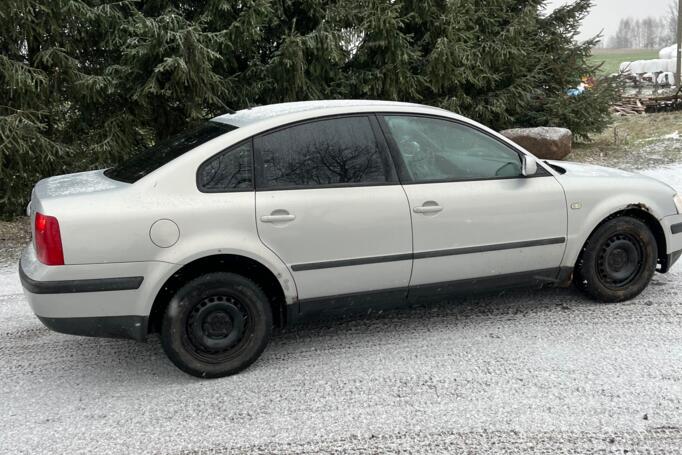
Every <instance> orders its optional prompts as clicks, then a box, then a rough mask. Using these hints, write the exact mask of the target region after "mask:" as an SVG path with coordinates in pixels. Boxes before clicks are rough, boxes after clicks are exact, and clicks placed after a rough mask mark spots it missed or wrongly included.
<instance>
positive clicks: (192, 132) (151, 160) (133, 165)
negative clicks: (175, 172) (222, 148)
mask: <svg viewBox="0 0 682 455" xmlns="http://www.w3.org/2000/svg"><path fill="white" fill-rule="evenodd" d="M235 129H237V127H236V126H232V125H227V124H224V123H218V122H204V123H202V124H200V125H198V126H196V127H194V128H191V129H189V130H187V131H184V132H182V133H180V134H178V135H176V136H173V137H170V138H168V139H165V140H163V141H161V142H159V143H157V144H156V145H155V146H153V147H150V148H148V149H145V150H142V151H141V152H140V153H138V154H136V155H133V156H132V157H131V158H130V159H128V160H127V161H126V162H124V163H121V164H120V165H119V166H116V167H113V168H111V169H107V170H106V171H105V172H104V175H106V176H107V177H109V178H111V179H114V180H120V181H122V182H126V183H135V182H137V181H138V180H140V179H141V178H142V177H144V176H145V175H147V174H149V173H151V172H153V171H155V170H157V169H158V168H160V167H161V166H163V165H165V164H168V163H170V162H171V161H173V160H174V159H176V158H178V157H179V156H180V155H182V154H184V153H186V152H188V151H190V150H192V149H193V148H195V147H198V146H200V145H201V144H204V143H206V142H208V141H210V140H211V139H215V138H216V137H218V136H220V135H222V134H225V133H227V132H230V131H232V130H235Z"/></svg>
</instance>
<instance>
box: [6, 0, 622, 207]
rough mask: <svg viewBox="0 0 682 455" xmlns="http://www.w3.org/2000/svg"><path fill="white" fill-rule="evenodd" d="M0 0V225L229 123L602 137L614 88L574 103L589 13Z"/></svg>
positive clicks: (576, 8) (432, 5) (491, 4)
mask: <svg viewBox="0 0 682 455" xmlns="http://www.w3.org/2000/svg"><path fill="white" fill-rule="evenodd" d="M544 4H545V1H543V0H485V1H483V0H391V1H388V0H241V1H239V2H235V1H226V0H206V1H200V0H183V1H182V2H180V1H177V0H138V1H134V0H50V1H47V0H4V1H3V2H1V3H0V98H1V99H2V101H0V216H3V217H8V216H13V215H16V214H19V213H21V212H22V211H23V208H24V207H25V204H26V202H27V201H28V198H29V193H30V189H31V187H32V185H34V184H35V182H36V181H37V180H39V179H40V178H42V177H47V176H50V175H54V174H59V173H66V172H75V171H80V170H86V169H94V168H102V167H107V166H111V165H113V164H116V163H117V162H121V161H123V160H125V159H126V158H127V157H129V156H130V155H131V154H132V153H135V152H136V151H137V150H139V149H141V148H143V147H146V146H148V145H151V144H153V143H154V142H156V141H157V140H159V139H160V138H163V137H166V136H168V135H170V134H173V133H175V132H177V131H180V130H182V129H183V128H186V127H187V125H188V124H189V123H191V122H193V121H196V120H199V119H203V118H209V117H211V116H213V115H216V114H219V113H223V112H225V111H227V110H228V109H241V108H245V107H250V106H254V105H259V104H268V103H274V102H283V101H295V100H306V99H323V98H370V99H388V100H401V101H413V102H421V103H425V104H430V105H434V106H439V107H443V108H446V109H449V110H452V111H455V112H458V113H461V114H464V115H467V116H470V117H472V118H474V119H475V120H478V121H481V122H483V123H485V124H487V125H489V126H491V127H493V128H497V129H500V128H506V127H511V126H535V125H556V126H567V127H569V128H571V129H572V130H573V132H574V133H575V134H576V135H577V136H578V137H585V136H587V135H589V134H590V133H592V132H595V131H598V130H600V129H601V128H603V127H604V125H605V124H606V122H607V121H608V119H609V118H610V117H609V114H608V106H609V101H610V99H611V98H612V97H613V96H614V90H615V87H616V85H615V84H613V83H612V81H609V80H604V81H601V82H600V83H599V84H597V86H596V87H595V88H594V89H593V90H591V91H588V92H586V93H585V94H584V95H581V96H579V97H573V98H571V97H568V96H567V95H566V89H568V88H570V87H574V86H576V85H577V84H578V83H579V82H580V79H581V77H583V76H592V75H594V73H595V68H594V67H591V66H590V65H589V64H588V60H587V58H588V57H589V52H590V48H591V47H592V45H594V44H595V42H596V41H595V40H588V41H586V42H583V43H578V42H577V41H576V36H577V31H578V29H579V26H580V22H581V20H582V19H583V18H584V16H585V14H586V13H587V11H588V10H589V7H590V0H575V1H574V2H573V3H572V4H569V5H568V6H565V7H562V8H559V9H558V10H556V11H555V12H553V13H552V14H550V15H545V14H544V13H543V10H542V7H543V5H544Z"/></svg>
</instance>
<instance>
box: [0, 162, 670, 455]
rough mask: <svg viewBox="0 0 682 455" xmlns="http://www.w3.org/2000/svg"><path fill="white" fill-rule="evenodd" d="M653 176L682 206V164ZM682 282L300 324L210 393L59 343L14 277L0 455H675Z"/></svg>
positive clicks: (159, 369)
mask: <svg viewBox="0 0 682 455" xmlns="http://www.w3.org/2000/svg"><path fill="white" fill-rule="evenodd" d="M643 173H645V174H648V175H652V176H656V177H658V178H660V179H662V180H664V181H667V182H668V183H670V184H672V185H673V186H675V187H676V188H677V189H678V190H681V191H682V166H671V167H668V168H663V169H655V170H650V171H644V172H643ZM680 278H682V266H681V265H680V264H678V266H677V267H676V268H675V269H674V270H673V271H672V272H671V273H670V274H667V275H656V277H655V278H654V281H653V282H652V284H651V286H650V287H649V288H648V289H647V290H646V291H645V292H644V293H643V294H642V295H641V296H640V297H638V298H636V299H634V300H632V301H630V302H626V303H622V304H613V305H606V304H597V303H594V302H591V301H589V300H587V299H586V298H585V297H583V296H582V295H581V294H579V293H577V292H576V291H574V290H572V289H557V290H542V291H517V292H508V293H502V294H500V295H495V296H484V297H469V298H467V299H460V300H455V301H452V302H450V303H449V304H441V305H437V306H433V307H427V308H416V309H411V310H404V311H399V312H392V313H387V314H384V315H381V316H375V317H370V318H365V319H355V320H348V321H335V322H328V323H317V324H311V325H306V326H301V327H298V328H293V329H289V330H288V331H286V332H284V333H279V334H277V335H276V336H275V338H274V339H273V341H272V343H271V345H270V346H269V347H268V349H267V350H266V351H265V353H264V354H263V356H262V358H261V359H260V360H259V361H257V362H256V363H255V364H254V365H253V366H252V367H251V368H249V369H248V370H246V371H244V372H243V373H241V374H239V375H236V376H233V377H229V378H224V379H219V380H198V379H195V378H191V377H189V376H187V375H185V374H183V373H182V372H180V371H179V370H177V369H176V368H175V367H173V366H172V365H171V363H170V362H169V361H168V360H167V359H166V358H165V356H164V355H163V352H162V350H161V348H160V345H159V342H158V339H157V338H152V339H151V340H150V341H149V342H148V343H146V344H143V343H136V342H132V341H121V340H106V339H94V338H81V337H73V336H67V335H60V334H57V333H53V332H50V331H48V330H47V329H45V328H44V327H42V326H41V324H40V323H39V322H38V321H37V319H36V318H35V317H34V316H33V315H32V314H31V312H30V309H29V308H28V306H27V304H26V302H25V299H24V297H23V295H21V293H20V289H19V285H18V278H17V276H16V267H15V266H14V265H13V264H10V265H8V266H7V268H2V269H0V403H2V412H0V453H2V454H5V453H7V454H15V453H25V454H41V453H45V454H55V453H68V454H76V453H83V454H105V453H154V454H190V453H191V454H201V453H205V454H208V453H285V452H287V453H291V452H293V453H320V452H345V453H377V452H386V451H390V452H396V451H403V452H425V451H437V452H444V453H457V452H458V451H469V452H470V451H474V452H478V453H480V452H496V453H528V452H543V453H569V452H582V453H585V452H590V453H594V452H614V453H615V452H617V453H624V452H625V451H629V452H630V453H632V452H650V453H677V452H679V448H680V447H682V285H681V284H680Z"/></svg>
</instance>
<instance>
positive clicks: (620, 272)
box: [597, 233, 645, 289]
mask: <svg viewBox="0 0 682 455" xmlns="http://www.w3.org/2000/svg"><path fill="white" fill-rule="evenodd" d="M644 258H645V257H644V247H643V245H642V242H641V241H640V240H639V239H637V238H636V237H634V236H632V235H630V234H622V233H619V234H615V235H612V236H611V237H609V238H608V239H607V240H606V242H604V243H603V245H602V246H601V248H600V251H599V255H598V256H597V276H598V277H599V280H600V281H601V283H602V284H603V285H604V286H606V287H608V288H610V289H622V288H623V287H625V286H627V285H629V284H630V283H632V282H633V281H635V280H636V279H637V277H639V275H640V274H641V272H642V269H643V266H644Z"/></svg>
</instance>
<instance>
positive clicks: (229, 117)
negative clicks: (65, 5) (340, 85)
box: [212, 100, 440, 127]
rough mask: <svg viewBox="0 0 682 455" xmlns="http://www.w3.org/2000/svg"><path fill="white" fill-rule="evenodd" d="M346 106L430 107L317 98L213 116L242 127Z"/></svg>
mask: <svg viewBox="0 0 682 455" xmlns="http://www.w3.org/2000/svg"><path fill="white" fill-rule="evenodd" d="M338 108H346V109H349V110H352V108H358V109H359V108H362V110H365V109H366V108H372V109H376V110H381V109H387V110H389V109H396V108H403V109H404V108H431V109H434V110H440V109H437V108H433V107H430V106H424V105H422V104H415V103H403V102H398V101H377V100H318V101H298V102H293V103H279V104H269V105H267V106H256V107H252V108H248V109H242V110H240V111H237V112H235V113H233V114H224V115H220V116H218V117H215V118H213V119H212V120H213V121H214V122H220V123H227V124H230V125H234V126H238V127H244V126H247V125H251V124H254V123H258V122H261V121H265V120H270V119H274V118H277V117H282V116H286V115H291V114H299V113H304V112H305V113H311V114H312V113H313V111H324V110H328V109H338Z"/></svg>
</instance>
